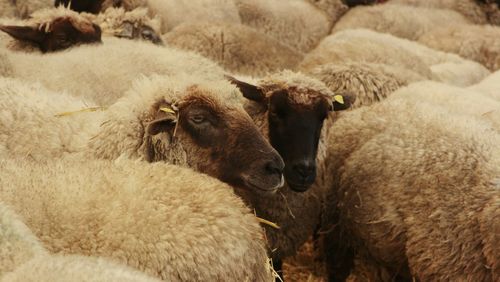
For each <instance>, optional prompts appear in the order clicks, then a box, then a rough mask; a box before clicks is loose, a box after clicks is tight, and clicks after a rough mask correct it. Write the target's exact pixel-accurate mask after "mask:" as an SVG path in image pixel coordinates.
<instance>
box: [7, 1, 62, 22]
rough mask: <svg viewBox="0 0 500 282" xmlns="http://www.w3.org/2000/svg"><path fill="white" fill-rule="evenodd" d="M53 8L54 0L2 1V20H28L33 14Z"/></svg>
mask: <svg viewBox="0 0 500 282" xmlns="http://www.w3.org/2000/svg"><path fill="white" fill-rule="evenodd" d="M53 6H54V1H52V0H16V1H12V0H0V18H2V17H18V18H28V17H30V16H31V14H32V13H33V12H36V11H38V10H42V9H47V8H51V7H53Z"/></svg>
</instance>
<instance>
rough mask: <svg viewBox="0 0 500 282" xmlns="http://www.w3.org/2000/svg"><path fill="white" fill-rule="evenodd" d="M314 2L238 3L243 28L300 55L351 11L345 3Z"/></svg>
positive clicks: (333, 0) (263, 0) (244, 0)
mask: <svg viewBox="0 0 500 282" xmlns="http://www.w3.org/2000/svg"><path fill="white" fill-rule="evenodd" d="M314 2H316V1H304V0H295V1H287V0H275V1H266V0H257V1H256V0H235V3H236V6H237V7H238V11H239V15H240V17H241V22H242V23H243V24H245V25H248V26H250V27H253V28H255V29H257V30H259V31H261V32H263V33H266V34H268V35H269V36H271V37H273V38H275V39H276V40H278V41H280V42H282V43H283V44H285V45H289V46H291V47H292V48H295V49H297V50H298V51H300V52H307V51H309V50H311V49H312V48H314V47H315V46H316V45H317V44H318V42H319V41H320V40H321V38H323V37H324V36H326V35H327V34H328V33H329V32H330V30H331V27H332V25H333V23H335V22H336V21H337V20H338V18H340V16H342V14H343V13H344V12H345V11H346V10H347V6H345V5H344V4H343V3H342V1H341V0H329V1H322V2H321V3H319V7H318V6H315V4H314ZM325 2H326V3H325Z"/></svg>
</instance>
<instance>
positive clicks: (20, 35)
mask: <svg viewBox="0 0 500 282" xmlns="http://www.w3.org/2000/svg"><path fill="white" fill-rule="evenodd" d="M0 30H1V31H3V32H5V33H7V34H8V35H10V36H12V37H13V38H15V39H17V40H22V41H29V42H33V43H38V44H40V43H42V42H43V41H44V39H45V32H43V31H41V30H38V29H37V28H34V27H29V26H5V25H0Z"/></svg>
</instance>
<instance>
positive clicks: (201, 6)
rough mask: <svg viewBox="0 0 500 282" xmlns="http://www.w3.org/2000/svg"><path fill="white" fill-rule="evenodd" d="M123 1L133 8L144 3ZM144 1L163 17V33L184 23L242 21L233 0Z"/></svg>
mask: <svg viewBox="0 0 500 282" xmlns="http://www.w3.org/2000/svg"><path fill="white" fill-rule="evenodd" d="M123 2H126V4H124V6H128V7H131V8H132V7H133V8H135V6H136V5H141V4H142V5H144V3H140V2H141V1H123ZM127 2H131V3H127ZM136 2H139V3H136ZM144 2H146V3H145V5H147V7H148V8H149V10H150V12H151V13H152V14H153V15H157V16H159V17H160V18H161V20H162V32H163V33H166V32H168V31H170V30H172V29H173V28H174V27H176V26H178V25H180V24H182V23H199V22H211V23H218V22H223V23H228V24H239V23H241V20H240V16H239V14H238V9H237V8H236V4H235V3H233V0H208V1H207V0H147V1H144ZM131 4H132V5H131Z"/></svg>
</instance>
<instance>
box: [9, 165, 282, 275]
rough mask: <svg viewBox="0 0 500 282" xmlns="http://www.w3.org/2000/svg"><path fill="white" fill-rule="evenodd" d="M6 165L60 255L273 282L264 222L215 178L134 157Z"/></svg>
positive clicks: (16, 193)
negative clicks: (95, 257) (103, 258)
mask: <svg viewBox="0 0 500 282" xmlns="http://www.w3.org/2000/svg"><path fill="white" fill-rule="evenodd" d="M0 167H1V169H0V171H1V172H0V173H1V174H2V176H1V177H0V183H1V184H0V187H1V188H0V194H1V198H2V200H4V201H5V202H6V203H8V204H9V205H11V206H12V207H13V208H14V209H15V211H17V212H18V213H19V214H20V215H21V216H22V217H23V218H24V221H25V223H26V224H27V225H28V226H29V227H30V228H31V229H32V230H33V232H34V233H35V234H36V235H37V236H38V237H39V238H40V240H41V241H42V242H43V243H44V245H45V246H46V248H48V249H49V250H50V251H51V252H54V253H63V254H83V255H93V256H101V257H106V258H110V259H112V260H114V261H116V262H121V263H124V264H127V265H128V266H131V267H134V268H137V269H139V270H142V271H144V272H145V273H147V274H150V275H153V276H156V277H159V278H162V279H163V280H166V281H272V279H273V277H272V275H271V273H270V268H269V264H268V259H267V254H266V249H265V243H264V240H263V233H262V230H261V228H260V226H259V223H258V221H257V219H256V218H255V216H254V214H253V213H252V212H251V211H250V210H249V209H248V208H247V207H246V206H245V205H244V204H243V202H242V201H241V200H240V199H239V198H238V197H236V196H235V195H234V194H233V192H232V189H231V187H229V186H228V185H226V184H224V183H221V182H220V181H218V180H216V179H214V178H211V177H209V176H205V175H202V174H198V173H196V172H194V171H192V170H190V169H185V168H180V167H178V166H172V165H168V164H162V163H156V164H144V163H142V162H134V161H127V160H120V161H117V162H109V161H97V160H96V161H91V160H86V161H85V162H80V161H69V160H63V159H61V160H57V161H55V162H46V163H26V162H15V161H9V160H2V161H0ZM32 195H36V197H32Z"/></svg>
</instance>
